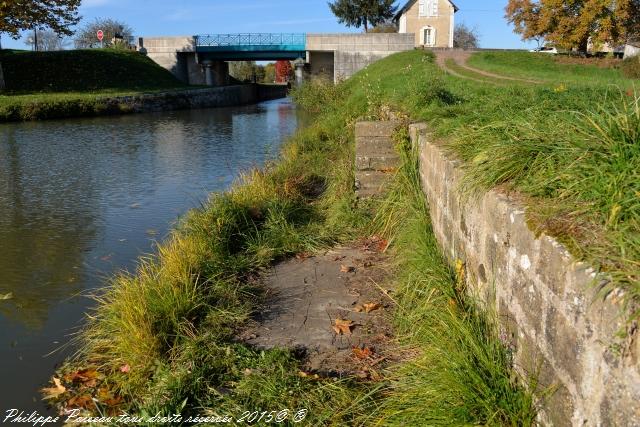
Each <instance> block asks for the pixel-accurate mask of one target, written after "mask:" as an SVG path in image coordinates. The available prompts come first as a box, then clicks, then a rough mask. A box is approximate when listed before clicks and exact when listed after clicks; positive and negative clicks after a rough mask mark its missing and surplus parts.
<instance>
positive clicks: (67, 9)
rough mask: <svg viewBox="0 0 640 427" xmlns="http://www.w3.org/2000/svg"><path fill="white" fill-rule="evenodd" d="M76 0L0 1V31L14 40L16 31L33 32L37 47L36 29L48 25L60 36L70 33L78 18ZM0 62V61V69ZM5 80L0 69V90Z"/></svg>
mask: <svg viewBox="0 0 640 427" xmlns="http://www.w3.org/2000/svg"><path fill="white" fill-rule="evenodd" d="M79 6H80V0H9V1H0V34H2V33H7V34H9V36H11V37H12V38H14V39H16V40H17V39H18V38H19V37H20V31H22V30H28V29H31V30H33V31H34V39H35V40H34V42H35V46H36V47H37V46H38V43H37V38H38V33H37V30H38V29H44V28H50V29H51V30H53V31H54V32H55V33H57V34H60V35H67V36H70V35H71V34H73V31H72V30H71V27H72V26H74V25H76V24H77V23H78V21H79V20H80V17H79V16H78V7H79ZM1 69H2V64H0V70H1ZM4 88H5V82H4V78H3V76H2V72H0V90H4Z"/></svg>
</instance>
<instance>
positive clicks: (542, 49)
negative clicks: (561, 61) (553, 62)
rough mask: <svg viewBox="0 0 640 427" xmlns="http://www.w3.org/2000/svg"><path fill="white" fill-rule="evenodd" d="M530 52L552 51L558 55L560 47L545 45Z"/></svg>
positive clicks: (551, 52)
mask: <svg viewBox="0 0 640 427" xmlns="http://www.w3.org/2000/svg"><path fill="white" fill-rule="evenodd" d="M529 52H535V53H550V54H552V55H557V54H558V49H556V48H555V47H550V46H543V47H538V48H536V49H531V50H530V51H529Z"/></svg>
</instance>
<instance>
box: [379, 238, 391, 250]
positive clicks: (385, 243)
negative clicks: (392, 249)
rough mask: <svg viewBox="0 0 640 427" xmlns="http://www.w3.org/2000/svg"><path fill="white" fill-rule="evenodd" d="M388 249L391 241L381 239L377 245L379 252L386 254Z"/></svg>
mask: <svg viewBox="0 0 640 427" xmlns="http://www.w3.org/2000/svg"><path fill="white" fill-rule="evenodd" d="M388 247H389V241H388V240H386V239H380V240H379V241H378V245H377V249H378V252H385V251H386V250H387V248H388Z"/></svg>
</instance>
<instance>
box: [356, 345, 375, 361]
mask: <svg viewBox="0 0 640 427" xmlns="http://www.w3.org/2000/svg"><path fill="white" fill-rule="evenodd" d="M353 355H354V356H355V357H356V358H358V359H360V360H365V359H368V358H370V357H371V356H373V350H371V348H369V347H365V348H359V347H353Z"/></svg>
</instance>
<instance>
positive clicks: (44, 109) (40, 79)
mask: <svg viewBox="0 0 640 427" xmlns="http://www.w3.org/2000/svg"><path fill="white" fill-rule="evenodd" d="M0 63H1V64H2V69H3V72H4V77H5V83H6V86H7V90H6V91H5V92H4V93H3V94H2V95H0V120H30V119H42V118H53V117H68V116H82V115H93V114H100V113H103V112H105V111H106V109H107V108H106V106H105V105H103V103H101V102H100V99H101V98H104V97H107V96H118V95H131V94H136V93H139V92H142V91H160V90H166V89H175V88H183V87H185V85H184V84H182V83H181V82H180V81H178V80H177V79H176V78H175V77H174V76H173V75H172V74H171V73H169V72H168V71H167V70H165V69H164V68H162V67H160V66H159V65H157V64H156V63H154V62H153V61H151V60H150V59H149V58H147V57H145V56H143V55H140V54H138V53H136V52H131V51H119V50H114V49H89V50H69V51H59V52H29V51H11V50H3V51H0ZM113 112H119V110H117V111H113Z"/></svg>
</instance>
